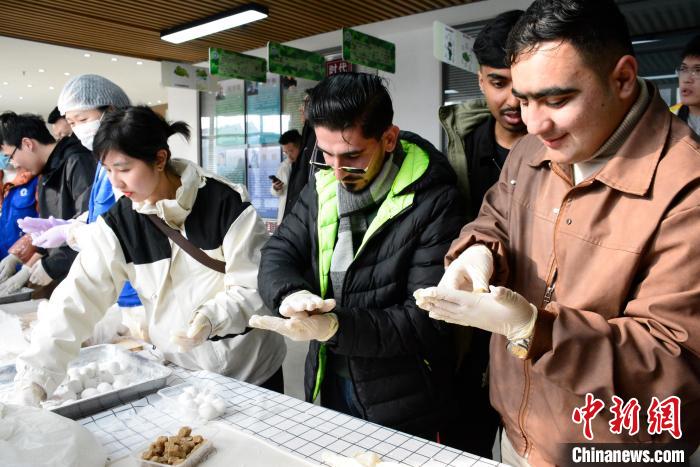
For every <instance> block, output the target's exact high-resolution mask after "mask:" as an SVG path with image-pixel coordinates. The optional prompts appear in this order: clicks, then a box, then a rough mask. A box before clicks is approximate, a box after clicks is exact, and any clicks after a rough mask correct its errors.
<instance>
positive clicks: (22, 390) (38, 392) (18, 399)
mask: <svg viewBox="0 0 700 467" xmlns="http://www.w3.org/2000/svg"><path fill="white" fill-rule="evenodd" d="M45 399H46V391H44V389H43V388H42V387H41V386H39V385H38V384H36V383H29V382H26V381H18V382H17V383H15V393H14V402H15V403H16V404H18V405H26V406H29V407H39V403H40V402H41V401H43V400H45Z"/></svg>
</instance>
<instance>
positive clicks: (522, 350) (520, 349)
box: [506, 336, 532, 360]
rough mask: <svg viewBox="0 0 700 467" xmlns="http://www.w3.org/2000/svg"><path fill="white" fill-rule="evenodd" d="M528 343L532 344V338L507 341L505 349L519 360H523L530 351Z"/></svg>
mask: <svg viewBox="0 0 700 467" xmlns="http://www.w3.org/2000/svg"><path fill="white" fill-rule="evenodd" d="M530 342H532V336H530V337H526V338H524V339H513V340H512V341H508V346H507V347H506V348H507V349H508V351H509V352H510V353H512V354H513V355H515V356H516V357H518V358H519V359H521V360H525V359H526V358H527V354H528V352H529V351H530Z"/></svg>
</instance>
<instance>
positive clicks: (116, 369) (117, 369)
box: [107, 360, 124, 375]
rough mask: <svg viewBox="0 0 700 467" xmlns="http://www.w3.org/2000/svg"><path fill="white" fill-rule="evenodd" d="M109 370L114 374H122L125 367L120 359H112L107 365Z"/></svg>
mask: <svg viewBox="0 0 700 467" xmlns="http://www.w3.org/2000/svg"><path fill="white" fill-rule="evenodd" d="M107 371H109V372H110V373H112V374H113V375H118V374H120V373H121V372H122V371H124V368H123V367H122V365H121V364H120V363H119V362H118V361H116V360H112V361H111V362H109V364H108V365H107Z"/></svg>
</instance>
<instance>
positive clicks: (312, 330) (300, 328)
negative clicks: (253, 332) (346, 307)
mask: <svg viewBox="0 0 700 467" xmlns="http://www.w3.org/2000/svg"><path fill="white" fill-rule="evenodd" d="M248 325H249V326H250V327H252V328H258V329H267V330H269V331H274V332H276V333H278V334H282V335H283V336H287V337H289V338H290V339H291V340H293V341H310V340H317V341H320V342H325V341H327V340H328V339H330V338H331V337H333V336H334V335H335V333H336V332H338V317H337V316H336V315H335V313H326V312H324V313H322V314H320V315H310V316H308V315H307V316H303V315H302V314H301V313H297V315H296V316H293V317H291V318H276V317H274V316H259V315H253V316H251V317H250V321H249V322H248Z"/></svg>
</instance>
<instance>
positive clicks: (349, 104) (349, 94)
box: [305, 73, 394, 140]
mask: <svg viewBox="0 0 700 467" xmlns="http://www.w3.org/2000/svg"><path fill="white" fill-rule="evenodd" d="M305 113H306V120H308V121H309V123H310V124H311V126H313V127H316V126H320V127H323V128H328V129H329V130H332V131H338V130H346V129H348V128H352V127H354V126H355V125H359V126H360V128H361V129H362V135H363V136H364V137H365V138H374V139H376V140H379V139H381V137H382V135H383V134H384V132H385V131H386V130H387V128H389V127H390V126H391V124H392V121H393V119H394V108H393V106H392V104H391V97H389V91H387V89H386V86H385V85H384V80H383V79H382V78H380V77H379V76H377V75H370V74H367V73H338V74H337V75H333V76H330V77H328V78H326V79H324V80H323V81H321V82H320V83H318V84H317V85H316V87H314V88H313V90H312V91H311V93H310V99H309V103H308V104H307V105H306V109H305Z"/></svg>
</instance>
